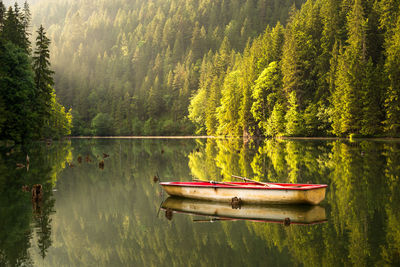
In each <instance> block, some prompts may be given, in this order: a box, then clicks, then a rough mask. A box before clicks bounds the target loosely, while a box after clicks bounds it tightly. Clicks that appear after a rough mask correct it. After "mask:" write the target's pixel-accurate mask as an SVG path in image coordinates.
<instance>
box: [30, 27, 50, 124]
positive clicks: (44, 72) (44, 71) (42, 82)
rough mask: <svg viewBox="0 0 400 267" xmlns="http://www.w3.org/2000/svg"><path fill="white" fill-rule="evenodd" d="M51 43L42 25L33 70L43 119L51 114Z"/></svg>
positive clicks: (38, 33)
mask: <svg viewBox="0 0 400 267" xmlns="http://www.w3.org/2000/svg"><path fill="white" fill-rule="evenodd" d="M49 45H50V39H49V38H47V36H46V32H45V31H44V28H43V26H42V25H41V26H40V27H39V29H38V31H37V37H36V48H35V51H34V53H33V54H34V55H33V71H34V73H35V79H34V81H35V89H36V99H37V110H38V112H39V114H40V115H41V116H42V118H43V120H44V118H45V117H47V116H48V115H50V108H51V97H52V92H53V88H52V86H53V85H54V81H53V76H52V75H53V73H54V72H53V71H52V70H51V69H50V51H49ZM43 123H44V121H43V122H42V124H43Z"/></svg>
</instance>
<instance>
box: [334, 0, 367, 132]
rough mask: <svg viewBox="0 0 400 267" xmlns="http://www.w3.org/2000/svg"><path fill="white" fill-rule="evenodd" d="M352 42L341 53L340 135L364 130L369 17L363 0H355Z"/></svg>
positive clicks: (336, 128) (337, 126)
mask: <svg viewBox="0 0 400 267" xmlns="http://www.w3.org/2000/svg"><path fill="white" fill-rule="evenodd" d="M347 25H348V32H349V38H348V40H347V42H348V45H347V46H346V48H345V51H344V53H342V55H340V56H339V67H338V72H337V79H336V92H335V94H336V95H337V97H338V99H337V101H335V102H334V103H335V105H336V106H334V109H335V110H337V111H338V112H340V117H337V118H334V121H333V125H334V127H333V130H334V133H335V134H337V135H343V134H350V133H357V134H358V133H360V130H361V120H360V118H362V95H363V93H362V90H363V89H364V86H363V81H364V78H365V77H364V74H365V73H364V72H365V67H366V63H367V60H366V53H367V52H366V49H367V47H366V20H365V18H364V11H363V7H362V5H361V1H360V0H355V2H354V5H353V7H352V10H351V12H350V13H349V14H348V24H347Z"/></svg>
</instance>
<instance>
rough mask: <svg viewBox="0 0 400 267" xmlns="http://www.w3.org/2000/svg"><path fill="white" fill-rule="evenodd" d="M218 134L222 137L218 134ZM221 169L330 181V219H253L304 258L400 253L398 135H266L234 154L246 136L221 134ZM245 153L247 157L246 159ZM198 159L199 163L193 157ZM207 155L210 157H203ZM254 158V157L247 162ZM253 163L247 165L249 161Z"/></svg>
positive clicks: (384, 257)
mask: <svg viewBox="0 0 400 267" xmlns="http://www.w3.org/2000/svg"><path fill="white" fill-rule="evenodd" d="M213 142H215V141H213ZM217 144H218V146H217V147H218V150H219V151H217V152H216V153H214V154H213V155H208V154H205V155H203V156H205V157H207V156H209V157H211V158H212V159H214V157H215V166H208V167H207V168H219V169H221V173H224V174H230V173H235V172H236V173H239V172H241V173H242V174H243V173H251V171H252V172H253V173H254V176H255V179H267V180H269V181H280V182H307V181H310V182H313V183H326V184H328V185H329V187H328V190H327V196H326V201H325V202H324V203H323V204H324V205H326V206H327V210H328V211H330V212H329V214H330V218H329V223H327V224H324V225H316V226H310V227H303V228H301V227H296V228H294V227H289V228H282V227H281V226H276V225H266V224H258V225H257V224H253V223H247V226H248V228H249V231H251V232H255V233H256V234H257V235H258V236H260V237H262V238H263V239H264V240H265V241H266V242H267V243H268V246H270V247H277V248H279V250H280V251H284V250H288V251H289V253H290V255H291V256H292V257H293V258H294V259H295V260H294V261H295V262H297V263H299V264H306V265H311V266H320V265H337V264H339V265H350V264H351V265H361V266H362V265H364V266H365V265H375V264H379V263H382V264H395V263H398V262H399V261H400V227H399V225H400V216H399V214H400V208H399V207H400V197H399V196H400V182H399V177H400V167H399V166H400V153H399V152H400V149H399V145H398V144H395V143H379V142H371V141H362V142H354V143H349V142H346V141H291V140H265V141H264V143H263V144H261V145H260V146H258V147H257V146H255V147H254V148H253V147H252V146H250V148H249V149H248V151H247V152H246V150H244V149H242V150H241V151H240V152H241V153H244V156H243V155H241V156H240V157H238V156H235V155H232V154H231V155H229V151H236V150H237V147H241V145H240V142H239V144H238V143H231V142H227V141H224V140H219V141H217ZM244 158H245V159H246V160H243V159H244ZM190 160H191V163H190V165H191V166H195V165H196V164H197V163H196V162H195V161H196V158H195V157H192V158H190ZM205 161H207V160H206V159H203V162H205ZM246 164H247V165H246ZM249 167H250V168H251V171H247V170H246V171H245V169H246V168H249Z"/></svg>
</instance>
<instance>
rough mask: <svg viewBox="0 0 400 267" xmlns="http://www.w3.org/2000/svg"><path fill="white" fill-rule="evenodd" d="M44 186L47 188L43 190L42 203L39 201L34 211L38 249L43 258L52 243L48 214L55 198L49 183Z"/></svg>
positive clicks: (51, 210) (51, 211)
mask: <svg viewBox="0 0 400 267" xmlns="http://www.w3.org/2000/svg"><path fill="white" fill-rule="evenodd" d="M44 188H45V189H46V188H47V190H45V192H44V197H43V200H42V203H40V207H38V208H37V209H36V210H35V211H34V221H35V228H36V232H37V236H38V241H37V242H38V246H39V249H40V255H41V256H42V258H43V259H44V258H45V257H46V253H47V250H48V248H49V247H50V246H51V243H52V242H51V217H50V215H51V214H52V213H54V212H55V210H54V204H55V199H54V198H53V196H52V195H53V194H52V190H51V189H52V187H51V184H47V186H45V187H44Z"/></svg>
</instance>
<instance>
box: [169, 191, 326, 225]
mask: <svg viewBox="0 0 400 267" xmlns="http://www.w3.org/2000/svg"><path fill="white" fill-rule="evenodd" d="M161 208H162V209H163V210H165V211H166V214H167V212H169V213H168V214H169V216H171V213H170V212H171V211H172V212H173V213H184V214H188V215H195V216H207V217H210V219H208V220H202V219H194V221H195V222H210V221H211V222H213V221H228V220H229V221H241V220H246V221H254V222H264V223H284V224H285V223H286V224H287V223H290V224H299V225H309V224H319V223H324V222H326V221H327V220H326V214H325V208H324V207H321V206H310V205H273V204H264V205H260V204H244V205H241V207H240V209H234V208H232V206H231V205H230V204H229V203H224V202H212V201H205V200H198V199H189V198H177V197H169V198H167V199H166V200H165V201H164V202H163V203H162V205H161ZM171 218H172V216H171Z"/></svg>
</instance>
